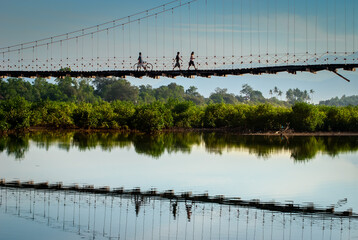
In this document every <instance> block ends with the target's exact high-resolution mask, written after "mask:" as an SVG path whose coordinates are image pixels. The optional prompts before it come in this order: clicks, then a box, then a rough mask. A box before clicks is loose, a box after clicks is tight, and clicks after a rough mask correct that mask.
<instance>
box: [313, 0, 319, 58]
mask: <svg viewBox="0 0 358 240" xmlns="http://www.w3.org/2000/svg"><path fill="white" fill-rule="evenodd" d="M315 16H316V22H315V44H314V55H315V61H317V60H318V59H317V25H318V0H316V14H315Z"/></svg>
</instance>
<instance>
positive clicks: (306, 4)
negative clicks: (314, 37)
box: [305, 0, 308, 64]
mask: <svg viewBox="0 0 358 240" xmlns="http://www.w3.org/2000/svg"><path fill="white" fill-rule="evenodd" d="M305 8H306V9H305V10H306V63H307V61H308V0H306V1H305ZM307 64H308V63H307Z"/></svg>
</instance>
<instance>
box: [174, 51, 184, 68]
mask: <svg viewBox="0 0 358 240" xmlns="http://www.w3.org/2000/svg"><path fill="white" fill-rule="evenodd" d="M179 54H180V53H179V52H178V53H177V55H176V57H175V65H174V67H173V70H174V69H175V68H176V67H178V68H179V70H181V69H180V62H179V61H183V60H182V59H181V58H180V56H179Z"/></svg>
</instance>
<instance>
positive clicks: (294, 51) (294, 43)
mask: <svg viewBox="0 0 358 240" xmlns="http://www.w3.org/2000/svg"><path fill="white" fill-rule="evenodd" d="M295 62H296V0H293V63H295Z"/></svg>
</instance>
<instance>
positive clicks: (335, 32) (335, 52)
mask: <svg viewBox="0 0 358 240" xmlns="http://www.w3.org/2000/svg"><path fill="white" fill-rule="evenodd" d="M334 54H337V0H334Z"/></svg>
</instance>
